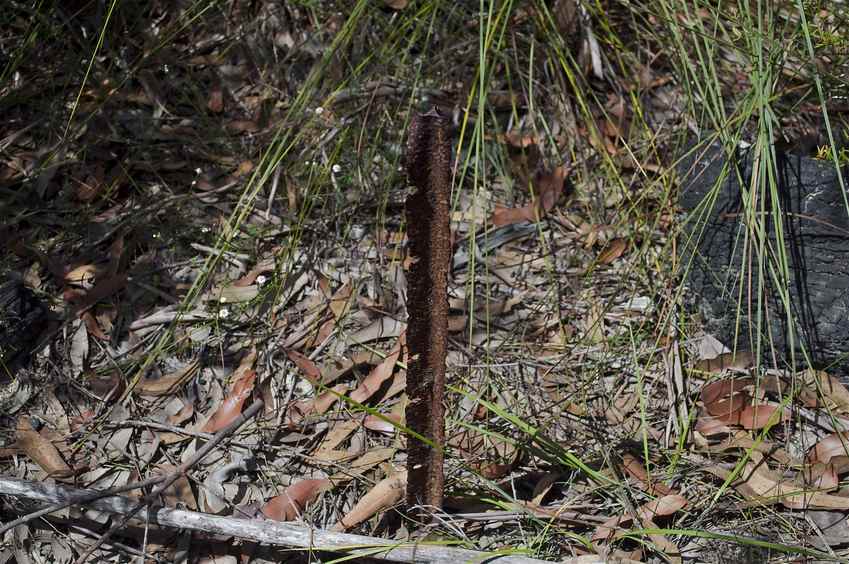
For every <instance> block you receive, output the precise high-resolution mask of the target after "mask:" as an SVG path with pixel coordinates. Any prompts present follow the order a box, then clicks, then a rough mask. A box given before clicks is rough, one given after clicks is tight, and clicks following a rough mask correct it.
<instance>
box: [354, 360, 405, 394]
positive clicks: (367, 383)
mask: <svg viewBox="0 0 849 564" xmlns="http://www.w3.org/2000/svg"><path fill="white" fill-rule="evenodd" d="M400 354H401V348H400V347H399V346H396V347H395V349H394V352H392V353H391V354H390V355H389V356H387V357H386V359H385V360H384V361H383V362H381V363H380V364H378V365H377V366H375V367H374V369H373V370H372V371H371V372H370V373H369V375H368V376H366V378H365V379H364V380H363V381H362V382H360V385H359V386H357V389H356V390H354V391H353V392H351V395H350V398H351V399H352V400H354V401H355V402H357V403H363V402H364V401H366V400H367V399H369V398H370V397H371V396H372V395H374V393H375V392H376V391H377V390H379V389H380V386H381V385H382V384H383V383H384V382H385V381H386V380H387V379H389V377H390V376H392V371H393V370H394V369H395V363H396V362H398V357H399V356H400Z"/></svg>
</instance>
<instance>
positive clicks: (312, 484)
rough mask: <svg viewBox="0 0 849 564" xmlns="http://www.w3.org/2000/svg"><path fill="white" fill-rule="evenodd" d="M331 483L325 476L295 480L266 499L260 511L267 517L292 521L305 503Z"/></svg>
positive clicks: (304, 506) (307, 503) (301, 510)
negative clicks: (275, 494) (277, 493)
mask: <svg viewBox="0 0 849 564" xmlns="http://www.w3.org/2000/svg"><path fill="white" fill-rule="evenodd" d="M331 485H332V484H331V483H330V480H328V479H327V478H322V479H313V480H301V481H300V482H295V483H294V484H292V485H291V486H289V487H288V488H286V489H285V490H283V493H282V494H280V495H278V496H276V497H273V498H271V499H270V500H268V501H267V502H266V503H265V505H263V506H262V508H261V509H260V511H262V514H263V515H265V516H266V517H267V518H268V519H274V520H275V521H292V520H293V519H296V518H298V517H300V515H301V513H302V512H303V510H304V509H305V508H306V507H307V505H309V504H310V502H312V501H313V500H314V499H315V498H316V497H318V494H320V493H321V492H323V491H325V490H328V489H330V487H331Z"/></svg>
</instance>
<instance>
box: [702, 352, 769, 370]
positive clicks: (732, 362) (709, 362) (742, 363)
mask: <svg viewBox="0 0 849 564" xmlns="http://www.w3.org/2000/svg"><path fill="white" fill-rule="evenodd" d="M754 362H755V359H754V357H753V356H752V353H750V352H747V351H737V353H736V354H735V353H732V352H729V353H722V354H721V355H719V356H716V357H714V358H709V359H705V360H700V361H699V362H697V363H696V366H695V369H696V370H698V371H700V372H722V371H723V370H727V369H735V370H743V369H746V368H749V367H751V366H752V365H754Z"/></svg>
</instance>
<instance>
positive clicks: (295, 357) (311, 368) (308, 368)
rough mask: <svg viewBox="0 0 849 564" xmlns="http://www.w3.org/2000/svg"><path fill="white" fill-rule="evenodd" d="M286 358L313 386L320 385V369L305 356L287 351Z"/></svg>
mask: <svg viewBox="0 0 849 564" xmlns="http://www.w3.org/2000/svg"><path fill="white" fill-rule="evenodd" d="M286 356H288V357H289V360H291V361H292V362H294V363H295V366H297V367H298V368H299V369H300V370H301V372H302V373H303V375H304V378H306V379H307V381H308V382H309V383H310V384H312V385H313V386H318V385H319V384H320V383H321V369H320V368H319V367H318V365H317V364H316V363H315V362H313V361H312V360H310V359H309V358H308V357H306V356H305V355H303V354H301V353H299V352H298V351H295V350H287V351H286Z"/></svg>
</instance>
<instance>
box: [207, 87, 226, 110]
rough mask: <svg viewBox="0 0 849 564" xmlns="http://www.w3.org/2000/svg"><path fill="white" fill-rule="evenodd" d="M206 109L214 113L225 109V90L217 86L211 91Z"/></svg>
mask: <svg viewBox="0 0 849 564" xmlns="http://www.w3.org/2000/svg"><path fill="white" fill-rule="evenodd" d="M206 109H208V110H209V111H210V112H212V113H214V114H220V113H221V112H223V111H224V91H223V90H221V88H215V89H213V91H212V92H210V93H209V100H208V101H207V103H206Z"/></svg>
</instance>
